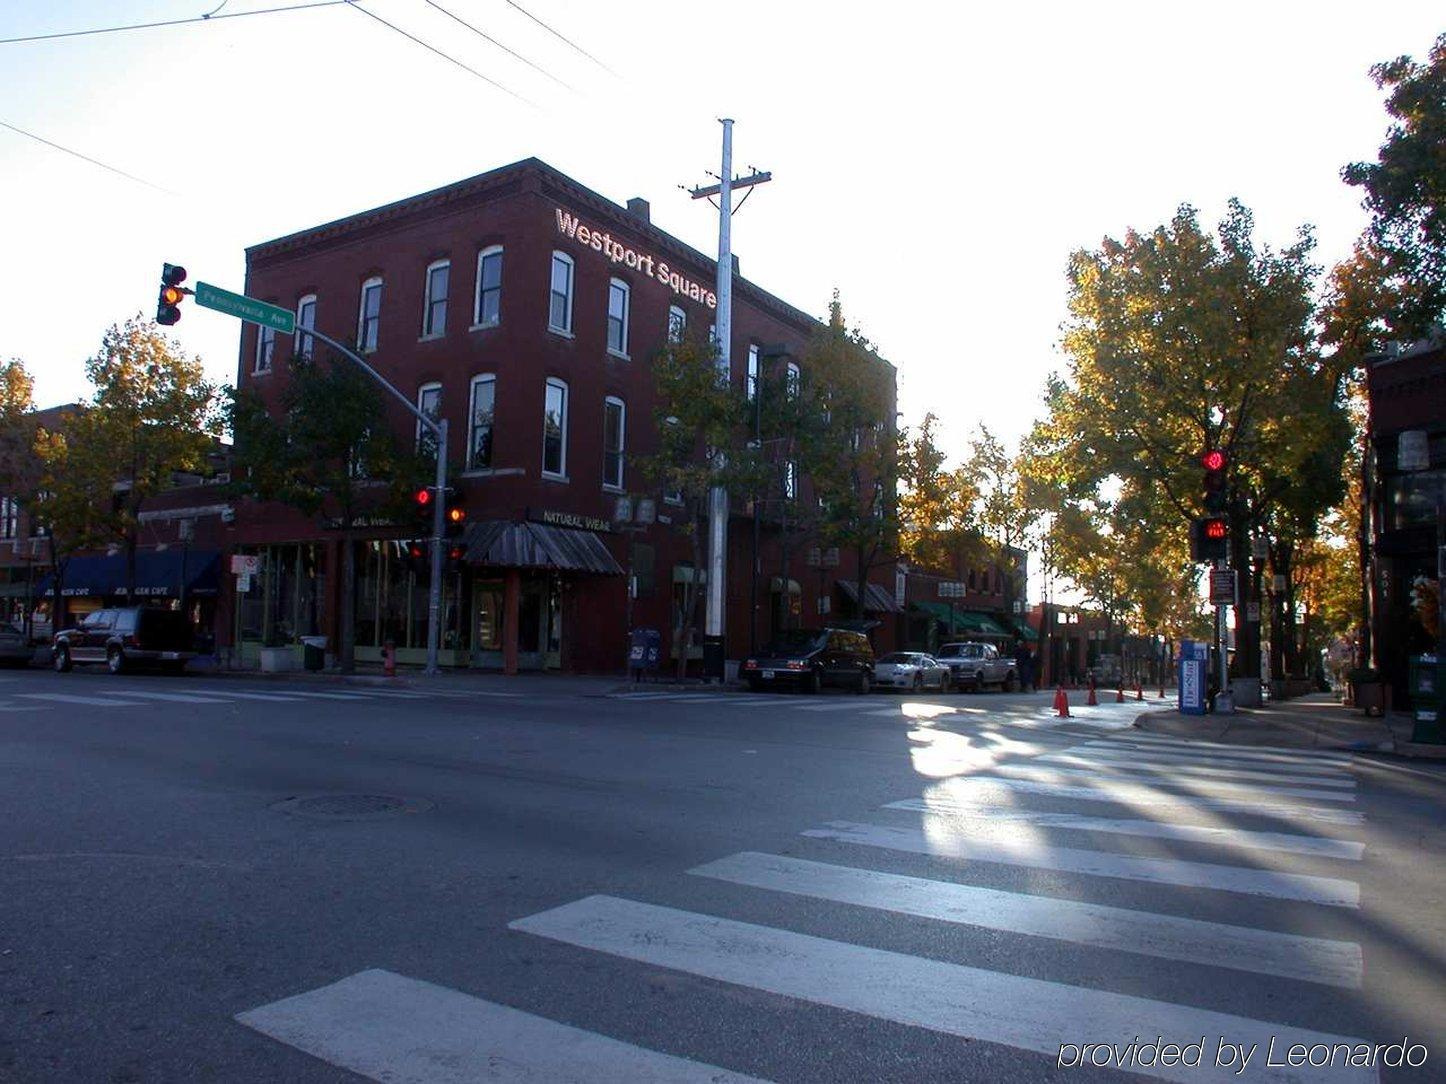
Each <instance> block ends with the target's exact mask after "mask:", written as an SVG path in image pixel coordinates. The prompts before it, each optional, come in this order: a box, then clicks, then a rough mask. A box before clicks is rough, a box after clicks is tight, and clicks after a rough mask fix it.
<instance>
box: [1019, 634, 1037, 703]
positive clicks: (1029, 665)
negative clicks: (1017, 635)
mask: <svg viewBox="0 0 1446 1084" xmlns="http://www.w3.org/2000/svg"><path fill="white" fill-rule="evenodd" d="M1014 670H1015V673H1017V674H1018V675H1019V687H1020V689H1022V690H1023V691H1024V692H1033V691H1034V655H1033V653H1032V652H1030V650H1029V645H1028V644H1026V643H1025V642H1024V641H1023V640H1016V641H1015V642H1014Z"/></svg>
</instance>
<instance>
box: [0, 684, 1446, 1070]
mask: <svg viewBox="0 0 1446 1084" xmlns="http://www.w3.org/2000/svg"><path fill="white" fill-rule="evenodd" d="M0 677H3V680H0V1079H6V1080H9V1079H14V1080H19V1081H92V1080H94V1081H106V1082H121V1081H199V1080H218V1081H219V1080H225V1081H233V1080H234V1081H279V1080H285V1081H301V1082H311V1081H344V1080H357V1079H364V1078H369V1079H376V1080H395V1081H403V1080H405V1081H429V1082H430V1081H436V1082H449V1084H450V1082H461V1081H469V1082H470V1081H477V1080H505V1081H518V1080H548V1081H550V1080H577V1081H612V1080H616V1081H639V1080H642V1081H646V1080H656V1081H664V1080H666V1081H673V1080H700V1081H701V1080H707V1081H738V1080H773V1081H780V1082H784V1081H787V1082H794V1081H797V1082H804V1081H870V1082H872V1081H911V1082H912V1081H923V1080H1008V1081H1015V1080H1022V1081H1035V1080H1039V1081H1043V1080H1062V1079H1081V1080H1089V1081H1107V1080H1125V1079H1139V1077H1138V1076H1136V1075H1134V1074H1141V1073H1142V1074H1144V1075H1145V1076H1148V1077H1158V1078H1162V1079H1177V1080H1216V1079H1242V1080H1252V1079H1253V1080H1287V1079H1289V1080H1332V1081H1334V1080H1358V1079H1365V1080H1375V1079H1384V1080H1440V1079H1446V1070H1443V1066H1446V1028H1443V1025H1442V1021H1443V1020H1446V993H1443V991H1446V956H1443V951H1442V948H1441V946H1442V945H1443V944H1446V915H1443V912H1442V908H1441V906H1440V901H1441V899H1443V898H1446V892H1443V891H1442V882H1443V877H1442V869H1443V865H1442V861H1441V860H1442V855H1443V846H1442V842H1441V839H1442V837H1441V809H1442V801H1441V799H1442V795H1443V781H1446V773H1443V772H1441V771H1439V770H1436V769H1433V768H1429V767H1426V768H1423V767H1419V766H1417V765H1414V764H1412V765H1408V764H1403V763H1401V762H1397V761H1391V760H1387V759H1385V758H1374V759H1371V758H1356V759H1354V760H1352V759H1350V758H1349V757H1346V756H1344V755H1339V754H1325V753H1309V752H1302V751H1274V750H1270V749H1264V748H1260V747H1251V748H1228V747H1227V748H1221V747H1218V746H1209V747H1206V746H1202V745H1201V744H1199V743H1192V742H1188V741H1183V740H1176V739H1170V740H1162V739H1159V738H1151V737H1150V736H1148V735H1144V734H1141V733H1140V732H1139V731H1138V730H1132V729H1130V728H1129V724H1130V722H1131V720H1132V719H1133V717H1134V716H1135V714H1136V713H1137V712H1138V711H1140V710H1142V709H1144V708H1148V707H1149V706H1150V705H1149V703H1148V702H1146V703H1143V704H1137V703H1134V702H1127V703H1125V704H1114V703H1106V704H1102V705H1100V706H1099V707H1097V708H1093V709H1082V708H1079V707H1078V706H1075V707H1073V711H1074V712H1075V715H1076V717H1075V718H1074V719H1071V720H1068V721H1064V720H1059V719H1056V718H1054V717H1053V716H1052V713H1051V712H1050V711H1049V708H1048V699H1049V698H1048V696H1028V695H1020V696H1002V695H985V696H948V697H937V696H936V697H928V696H925V697H920V698H913V697H909V698H901V697H898V696H889V695H876V696H870V697H858V696H849V695H824V696H820V697H817V698H811V697H801V696H776V697H771V696H749V695H745V694H736V693H716V694H701V695H700V694H685V695H676V694H669V693H660V692H654V691H651V690H649V691H645V692H639V693H625V694H621V695H615V696H607V697H602V696H578V695H572V694H570V693H568V692H567V691H566V690H565V689H563V688H562V686H559V691H558V692H557V693H552V692H548V691H543V692H541V693H535V692H531V691H529V693H528V695H526V696H516V695H512V694H509V693H507V692H505V691H502V690H497V689H496V687H495V686H494V685H490V684H489V685H488V687H487V690H486V692H487V695H481V693H482V692H483V690H477V691H476V692H475V693H472V692H467V691H463V692H458V691H456V689H455V687H451V688H449V690H448V691H447V692H445V693H442V692H429V691H428V690H427V689H426V688H425V687H418V688H414V689H411V690H407V691H399V690H394V689H381V688H371V687H361V686H338V685H318V684H309V683H303V682H284V681H283V682H274V681H271V682H268V681H259V680H257V681H248V680H238V679H229V678H227V679H223V678H210V679H206V678H200V677H196V678H186V679H175V678H166V677H154V678H152V677H145V676H142V675H134V676H126V677H121V678H113V677H111V676H110V675H107V674H103V673H94V672H87V673H80V672H77V673H75V674H71V675H66V676H59V675H52V674H47V673H39V672H21V673H10V674H5V675H0ZM535 688H536V686H535V685H534V686H530V687H529V689H530V690H531V689H535ZM1403 1036H1409V1037H1410V1043H1411V1044H1412V1056H1413V1058H1415V1059H1419V1058H1420V1056H1421V1051H1422V1049H1423V1048H1424V1050H1425V1051H1426V1055H1427V1058H1428V1060H1427V1062H1426V1064H1425V1065H1424V1066H1421V1067H1419V1068H1416V1069H1405V1068H1403V1069H1393V1068H1381V1067H1375V1068H1363V1067H1356V1068H1354V1069H1352V1068H1349V1067H1344V1068H1343V1067H1341V1064H1340V1062H1341V1059H1342V1056H1343V1048H1341V1047H1340V1044H1352V1046H1353V1045H1354V1044H1356V1043H1361V1042H1364V1043H1372V1044H1374V1043H1391V1042H1398V1041H1399V1040H1400V1039H1401V1038H1402V1037H1403ZM1137 1037H1138V1041H1137V1042H1136V1043H1135V1045H1133V1046H1132V1045H1130V1044H1131V1043H1132V1041H1134V1040H1136V1038H1137ZM1157 1037H1162V1038H1163V1041H1164V1042H1165V1043H1177V1044H1180V1045H1181V1046H1183V1047H1184V1050H1183V1051H1182V1055H1183V1058H1184V1060H1186V1061H1190V1060H1193V1059H1194V1058H1196V1057H1198V1058H1199V1060H1201V1061H1203V1062H1204V1066H1203V1067H1202V1068H1199V1069H1194V1068H1189V1067H1180V1066H1164V1065H1161V1064H1158V1063H1156V1064H1149V1062H1151V1061H1157V1059H1156V1057H1155V1055H1153V1054H1152V1050H1153V1044H1154V1043H1155V1041H1156V1039H1157ZM1272 1040H1273V1041H1274V1043H1275V1047H1274V1050H1273V1052H1272V1051H1271V1050H1270V1049H1269V1044H1270V1043H1271V1041H1272ZM1086 1043H1092V1044H1100V1043H1114V1044H1117V1046H1118V1049H1116V1050H1113V1051H1111V1050H1104V1051H1101V1050H1100V1049H1098V1048H1092V1049H1091V1050H1090V1051H1088V1052H1087V1053H1085V1052H1081V1051H1078V1050H1077V1049H1076V1048H1077V1047H1081V1046H1083V1044H1086ZM1293 1043H1300V1044H1303V1045H1304V1046H1305V1047H1306V1048H1307V1050H1308V1051H1309V1052H1310V1053H1312V1054H1314V1055H1315V1056H1316V1057H1317V1058H1319V1057H1321V1056H1323V1055H1322V1052H1325V1053H1334V1056H1335V1058H1336V1062H1337V1065H1336V1068H1334V1069H1328V1068H1312V1067H1311V1066H1309V1065H1304V1066H1300V1067H1297V1068H1290V1067H1288V1066H1281V1065H1276V1066H1271V1065H1268V1064H1267V1059H1268V1058H1272V1060H1275V1061H1277V1062H1284V1061H1285V1060H1286V1059H1287V1052H1288V1047H1289V1046H1290V1045H1291V1044H1293ZM1062 1044H1067V1045H1065V1048H1064V1051H1063V1060H1064V1061H1066V1062H1069V1061H1073V1060H1078V1059H1083V1060H1090V1059H1091V1058H1093V1059H1095V1060H1100V1059H1101V1057H1102V1056H1103V1057H1104V1058H1106V1059H1108V1060H1112V1061H1113V1062H1114V1063H1115V1065H1114V1066H1113V1067H1109V1068H1094V1067H1084V1068H1061V1067H1059V1062H1060V1061H1061V1045H1062ZM1191 1044H1200V1045H1199V1046H1198V1047H1194V1046H1192V1045H1191ZM1222 1044H1229V1046H1228V1047H1222ZM1416 1044H1423V1046H1418V1045H1416ZM1241 1045H1243V1047H1244V1048H1245V1050H1246V1051H1249V1050H1250V1049H1252V1047H1253V1048H1254V1054H1253V1055H1252V1056H1251V1057H1250V1061H1249V1063H1248V1064H1247V1065H1246V1066H1245V1070H1244V1072H1243V1073H1241V1074H1239V1075H1236V1073H1235V1069H1236V1068H1238V1067H1239V1066H1238V1064H1237V1065H1235V1066H1233V1067H1225V1066H1216V1065H1215V1062H1216V1061H1217V1060H1221V1059H1224V1058H1228V1057H1230V1056H1231V1054H1232V1049H1231V1048H1233V1047H1234V1046H1241ZM1240 1057H1241V1055H1236V1059H1237V1063H1238V1060H1239V1059H1240ZM1121 1062H1123V1063H1124V1065H1125V1068H1126V1069H1128V1070H1130V1071H1129V1072H1126V1071H1122V1070H1121V1069H1120V1068H1119V1067H1118V1065H1119V1063H1121ZM357 1074H360V1076H358V1075H357Z"/></svg>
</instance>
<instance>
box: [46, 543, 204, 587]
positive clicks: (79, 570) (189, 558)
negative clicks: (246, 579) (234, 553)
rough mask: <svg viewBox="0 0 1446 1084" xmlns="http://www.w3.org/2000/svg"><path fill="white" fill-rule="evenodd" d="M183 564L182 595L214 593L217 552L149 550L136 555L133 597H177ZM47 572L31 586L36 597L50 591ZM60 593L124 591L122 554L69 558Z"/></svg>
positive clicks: (124, 572) (124, 564) (124, 576)
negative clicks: (184, 589) (183, 590)
mask: <svg viewBox="0 0 1446 1084" xmlns="http://www.w3.org/2000/svg"><path fill="white" fill-rule="evenodd" d="M183 565H184V566H185V581H186V594H188V595H193V596H202V595H207V596H209V595H216V594H218V593H219V591H220V586H221V554H220V552H219V551H217V550H179V549H167V550H160V551H155V550H149V551H145V552H142V553H137V554H136V590H135V593H136V597H137V598H177V597H179V596H180V592H181V579H182V566H183ZM50 583H51V578H50V576H49V575H47V576H46V577H45V579H44V580H42V581H41V582H40V584H39V585H38V586H37V587H36V588H35V595H36V597H37V598H43V597H44V596H46V595H48V594H49V593H50ZM60 593H61V594H62V595H64V596H66V597H67V598H110V597H113V596H117V595H124V594H125V593H126V558H125V554H123V553H117V554H114V555H109V554H108V555H104V556H91V557H72V558H71V559H70V560H69V561H67V562H66V564H65V572H64V575H63V576H62V577H61V581H60Z"/></svg>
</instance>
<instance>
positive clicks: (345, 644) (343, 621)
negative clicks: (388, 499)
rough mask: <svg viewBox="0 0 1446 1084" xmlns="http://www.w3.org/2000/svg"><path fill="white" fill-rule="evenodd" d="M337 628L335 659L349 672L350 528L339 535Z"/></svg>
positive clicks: (352, 659) (352, 665)
mask: <svg viewBox="0 0 1446 1084" xmlns="http://www.w3.org/2000/svg"><path fill="white" fill-rule="evenodd" d="M339 610H340V617H339V621H338V623H339V624H340V626H341V627H340V628H339V629H338V630H337V640H338V650H337V661H338V663H339V664H340V666H341V672H342V673H344V674H350V673H352V672H353V671H354V670H356V547H355V546H354V545H353V544H352V538H351V528H350V527H348V528H347V529H346V530H345V531H343V532H342V536H341V605H340V607H339Z"/></svg>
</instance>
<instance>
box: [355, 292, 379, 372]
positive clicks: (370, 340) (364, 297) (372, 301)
mask: <svg viewBox="0 0 1446 1084" xmlns="http://www.w3.org/2000/svg"><path fill="white" fill-rule="evenodd" d="M381 321H382V280H381V279H379V278H374V279H367V280H366V282H364V283H362V289H361V311H360V313H359V314H358V316H357V325H356V345H357V350H359V351H360V352H361V353H363V354H369V353H371V352H372V351H373V350H375V349H376V348H377V331H378V329H379V327H380V325H381Z"/></svg>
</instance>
